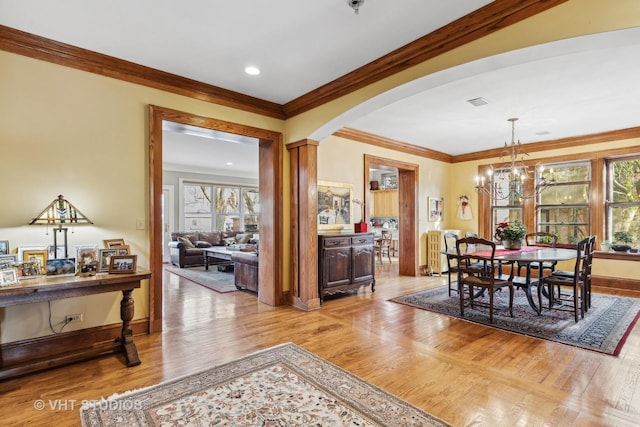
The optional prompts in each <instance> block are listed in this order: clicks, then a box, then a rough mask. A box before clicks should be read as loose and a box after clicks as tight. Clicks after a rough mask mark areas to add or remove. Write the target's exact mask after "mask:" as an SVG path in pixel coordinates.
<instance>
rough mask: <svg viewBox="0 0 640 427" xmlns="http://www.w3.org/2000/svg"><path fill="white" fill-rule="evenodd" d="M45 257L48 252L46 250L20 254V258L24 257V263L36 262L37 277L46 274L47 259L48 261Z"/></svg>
mask: <svg viewBox="0 0 640 427" xmlns="http://www.w3.org/2000/svg"><path fill="white" fill-rule="evenodd" d="M47 255H48V251H46V250H40V251H24V252H23V253H22V256H23V257H24V261H28V262H36V263H37V264H38V272H39V275H43V274H45V273H46V268H47V259H48V256H47Z"/></svg>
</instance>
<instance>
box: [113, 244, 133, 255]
mask: <svg viewBox="0 0 640 427" xmlns="http://www.w3.org/2000/svg"><path fill="white" fill-rule="evenodd" d="M112 249H115V250H116V251H118V253H117V254H116V255H130V254H131V247H130V246H129V245H122V246H114V247H113V248H112Z"/></svg>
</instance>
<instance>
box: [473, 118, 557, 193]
mask: <svg viewBox="0 0 640 427" xmlns="http://www.w3.org/2000/svg"><path fill="white" fill-rule="evenodd" d="M517 120H518V119H517V118H511V119H509V121H510V122H511V144H510V145H509V144H507V143H506V142H505V143H504V151H503V152H502V153H501V154H500V161H503V160H507V159H508V161H507V162H505V163H503V164H501V165H497V166H493V165H491V166H490V167H489V170H488V171H487V175H486V176H476V178H475V180H476V186H475V190H476V192H478V193H481V194H484V195H487V196H488V197H491V200H493V201H499V200H508V201H509V204H511V205H515V204H520V203H522V200H524V199H531V198H537V197H538V195H539V194H540V193H542V192H543V191H544V190H546V189H547V188H549V185H550V184H552V183H553V182H554V180H553V170H550V171H549V174H548V175H549V177H550V179H547V176H545V175H544V167H543V166H540V167H538V176H539V182H538V183H537V184H535V185H534V187H533V189H532V190H529V191H527V189H526V188H525V181H526V180H527V179H530V178H531V176H530V175H531V172H530V171H529V167H528V166H527V165H525V163H524V158H525V157H526V156H528V155H529V154H527V153H526V152H525V151H524V149H523V148H522V144H521V143H520V140H518V142H516V138H515V123H516V121H517ZM534 178H535V177H534Z"/></svg>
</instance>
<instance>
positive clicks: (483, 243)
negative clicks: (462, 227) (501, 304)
mask: <svg viewBox="0 0 640 427" xmlns="http://www.w3.org/2000/svg"><path fill="white" fill-rule="evenodd" d="M468 246H473V247H477V248H483V250H486V251H487V252H488V255H487V256H483V257H482V261H483V263H484V267H483V268H476V267H474V266H473V264H474V263H473V262H472V260H471V259H470V258H471V257H470V255H468V253H467V247H468ZM495 253H496V244H495V243H494V242H492V241H489V240H485V239H481V238H478V237H465V238H462V239H458V240H457V241H456V254H457V256H458V293H459V295H460V316H462V317H464V305H465V301H464V300H465V294H466V293H465V292H464V287H465V286H467V287H468V288H469V293H468V294H467V295H469V305H470V307H471V308H475V307H474V305H475V301H474V298H475V295H474V288H475V287H478V288H481V289H484V290H486V291H487V292H488V293H489V305H488V307H489V323H493V308H494V307H493V306H494V304H493V300H494V293H495V291H496V290H498V289H501V288H508V289H509V314H510V315H511V317H513V294H514V286H513V274H514V269H513V268H512V269H511V274H510V275H509V276H507V277H506V278H505V276H502V275H501V274H500V272H501V263H500V261H499V260H497V259H495ZM476 257H477V255H476Z"/></svg>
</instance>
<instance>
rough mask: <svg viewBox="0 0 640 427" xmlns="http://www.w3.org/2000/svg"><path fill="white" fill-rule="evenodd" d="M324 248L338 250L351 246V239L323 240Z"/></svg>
mask: <svg viewBox="0 0 640 427" xmlns="http://www.w3.org/2000/svg"><path fill="white" fill-rule="evenodd" d="M322 241H323V247H324V248H337V247H340V246H351V238H349V237H332V238H330V239H323V240H322Z"/></svg>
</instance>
